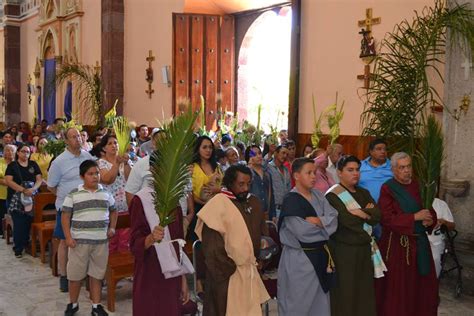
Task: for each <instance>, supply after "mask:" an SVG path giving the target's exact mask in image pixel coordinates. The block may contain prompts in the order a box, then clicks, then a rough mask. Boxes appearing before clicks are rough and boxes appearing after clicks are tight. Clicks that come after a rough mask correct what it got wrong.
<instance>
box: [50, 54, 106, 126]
mask: <svg viewBox="0 0 474 316" xmlns="http://www.w3.org/2000/svg"><path fill="white" fill-rule="evenodd" d="M65 81H72V82H73V85H74V88H75V94H76V97H77V100H78V102H79V104H78V105H79V107H80V108H81V112H82V113H83V114H84V116H85V117H92V119H93V120H94V123H95V124H97V125H100V123H101V122H102V119H103V115H102V114H103V113H102V103H103V100H102V92H103V85H102V80H101V78H100V74H99V73H98V72H97V71H96V69H95V68H94V67H92V66H89V65H83V64H69V63H66V64H63V65H62V66H61V68H60V69H59V70H58V72H57V73H56V77H55V80H54V82H52V83H49V85H48V86H47V88H50V89H52V88H54V86H60V85H61V84H62V83H63V82H65Z"/></svg>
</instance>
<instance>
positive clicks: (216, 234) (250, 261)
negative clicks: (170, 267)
mask: <svg viewBox="0 0 474 316" xmlns="http://www.w3.org/2000/svg"><path fill="white" fill-rule="evenodd" d="M198 218H199V219H198V223H197V225H196V234H197V235H198V237H199V239H200V240H201V241H202V252H203V255H204V260H205V264H206V280H205V296H204V315H206V316H213V315H222V316H224V315H239V316H240V315H261V309H260V304H262V303H263V302H265V301H266V300H268V299H269V296H268V293H267V291H266V290H265V286H264V285H263V283H262V281H261V279H260V276H259V274H258V271H257V268H256V257H257V256H258V253H259V250H260V239H261V236H262V235H268V228H267V226H266V223H265V217H264V213H263V211H262V209H261V203H260V201H259V200H258V198H257V197H255V196H253V195H251V196H250V198H249V199H248V200H247V202H239V201H238V200H236V199H232V200H231V199H229V198H228V197H227V196H226V195H224V194H222V193H221V194H217V195H216V196H215V197H214V198H212V199H211V200H210V201H209V202H208V203H206V205H205V206H204V207H203V208H202V209H201V211H200V212H199V214H198Z"/></svg>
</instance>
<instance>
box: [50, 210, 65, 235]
mask: <svg viewBox="0 0 474 316" xmlns="http://www.w3.org/2000/svg"><path fill="white" fill-rule="evenodd" d="M53 237H56V238H59V239H61V240H64V239H66V237H65V236H64V232H63V226H62V224H61V210H58V212H57V214H56V225H55V226H54V231H53Z"/></svg>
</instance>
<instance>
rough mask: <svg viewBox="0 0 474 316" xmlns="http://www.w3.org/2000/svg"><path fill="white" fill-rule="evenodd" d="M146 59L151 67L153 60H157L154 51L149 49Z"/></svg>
mask: <svg viewBox="0 0 474 316" xmlns="http://www.w3.org/2000/svg"><path fill="white" fill-rule="evenodd" d="M146 61H147V62H148V67H150V68H151V62H152V61H155V56H153V52H152V51H151V50H149V51H148V57H147V58H146Z"/></svg>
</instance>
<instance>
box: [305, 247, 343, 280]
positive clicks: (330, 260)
mask: <svg viewBox="0 0 474 316" xmlns="http://www.w3.org/2000/svg"><path fill="white" fill-rule="evenodd" d="M302 249H303V251H315V250H318V248H302ZM323 249H324V251H326V253H327V254H328V265H327V267H326V272H327V273H332V272H334V268H335V267H336V264H335V263H334V259H333V258H332V255H331V251H329V247H328V245H327V244H325V245H324V246H323Z"/></svg>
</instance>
